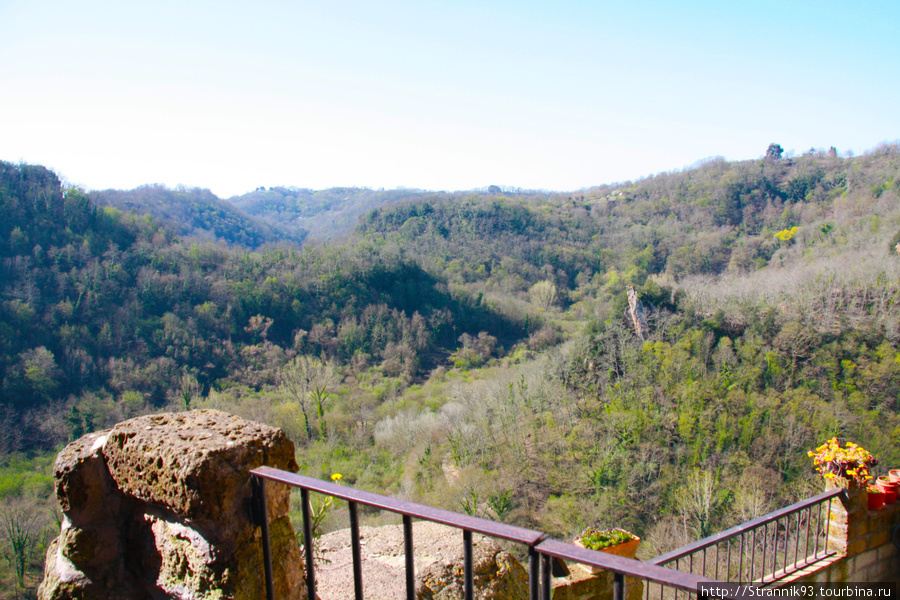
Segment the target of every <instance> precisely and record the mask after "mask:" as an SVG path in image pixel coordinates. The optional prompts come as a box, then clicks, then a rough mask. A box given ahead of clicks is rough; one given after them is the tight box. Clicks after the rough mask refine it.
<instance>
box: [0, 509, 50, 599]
mask: <svg viewBox="0 0 900 600" xmlns="http://www.w3.org/2000/svg"><path fill="white" fill-rule="evenodd" d="M41 516H42V515H41V511H40V508H39V506H38V505H37V503H36V502H35V501H34V500H25V499H19V498H16V499H14V500H11V501H5V502H4V503H3V506H2V507H0V542H2V546H3V547H2V553H3V558H4V559H6V561H7V562H8V563H9V566H10V567H11V568H12V570H13V572H14V573H15V578H16V581H15V594H16V596H15V597H16V598H19V591H20V590H21V591H25V590H26V589H27V587H26V576H27V575H28V573H29V571H30V570H31V568H32V562H33V561H34V560H35V558H37V557H38V556H39V554H40V542H41V539H42V537H43V526H42V525H43V523H42V521H43V519H42V518H41Z"/></svg>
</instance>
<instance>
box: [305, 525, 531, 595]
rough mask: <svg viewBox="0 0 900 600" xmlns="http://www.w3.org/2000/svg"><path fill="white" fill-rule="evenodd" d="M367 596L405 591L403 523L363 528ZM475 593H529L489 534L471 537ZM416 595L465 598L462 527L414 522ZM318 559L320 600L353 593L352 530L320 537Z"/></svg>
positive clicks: (521, 572) (515, 564) (519, 570)
mask: <svg viewBox="0 0 900 600" xmlns="http://www.w3.org/2000/svg"><path fill="white" fill-rule="evenodd" d="M359 529H360V545H361V549H362V559H363V563H362V569H363V585H364V596H365V598H366V600H395V599H396V598H402V597H404V594H405V591H404V590H405V588H404V585H405V567H404V565H405V562H404V561H405V556H404V552H403V527H402V526H400V525H387V526H384V527H360V528H359ZM472 537H473V539H472V551H473V556H472V564H473V568H474V583H475V597H476V598H478V599H479V600H513V599H515V600H521V599H522V598H527V597H528V573H527V572H526V571H525V569H524V568H523V567H522V565H521V564H519V561H518V560H516V558H515V557H514V556H512V555H511V554H510V553H509V552H506V551H505V550H503V549H501V548H500V546H499V545H498V544H497V543H496V542H495V541H494V540H492V539H491V538H488V537H483V536H480V535H474V536H472ZM413 545H414V547H415V572H416V597H417V598H419V599H421V600H450V599H451V598H454V599H455V598H462V596H463V567H462V565H463V539H462V531H460V530H459V529H455V528H452V527H447V526H445V525H439V524H437V523H430V522H420V521H417V522H414V523H413ZM318 553H319V556H320V558H321V560H317V561H316V584H317V590H316V591H317V594H318V596H319V598H320V600H343V599H344V598H349V597H352V587H350V586H351V585H352V583H351V582H352V581H353V558H352V554H351V550H350V532H349V530H341V531H335V532H333V533H329V534H326V535H323V536H322V537H321V538H320V539H319V543H318Z"/></svg>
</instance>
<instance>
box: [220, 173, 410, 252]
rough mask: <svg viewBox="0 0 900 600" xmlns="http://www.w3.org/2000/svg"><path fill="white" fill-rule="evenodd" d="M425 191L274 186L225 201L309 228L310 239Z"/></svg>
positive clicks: (332, 234) (331, 234)
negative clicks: (371, 211) (362, 215)
mask: <svg viewBox="0 0 900 600" xmlns="http://www.w3.org/2000/svg"><path fill="white" fill-rule="evenodd" d="M425 194H427V192H422V191H420V190H412V189H396V190H371V189H368V188H329V189H326V190H310V189H305V188H293V187H280V186H277V187H270V188H268V189H266V188H262V187H261V188H258V189H256V190H254V191H252V192H250V193H247V194H243V195H241V196H232V197H231V198H228V202H230V203H232V204H234V205H235V206H237V207H238V208H240V209H241V210H244V211H246V212H247V213H248V214H251V215H253V216H256V217H259V218H260V219H263V220H265V221H266V222H268V223H278V224H283V225H287V226H290V227H295V228H298V229H301V230H303V231H307V232H309V235H310V236H312V238H313V239H316V240H327V239H331V238H336V237H341V236H344V235H346V234H347V233H349V232H350V231H352V230H353V228H354V226H355V224H356V220H357V219H358V218H359V216H360V215H361V214H363V213H365V212H367V211H369V210H372V209H374V208H377V207H379V206H382V205H385V204H391V203H393V202H397V201H401V200H405V199H411V198H412V199H414V198H420V197H422V196H423V195H425Z"/></svg>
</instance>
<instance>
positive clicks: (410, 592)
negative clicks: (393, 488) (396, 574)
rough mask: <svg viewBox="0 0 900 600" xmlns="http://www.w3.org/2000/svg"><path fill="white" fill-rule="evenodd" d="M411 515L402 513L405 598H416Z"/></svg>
mask: <svg viewBox="0 0 900 600" xmlns="http://www.w3.org/2000/svg"><path fill="white" fill-rule="evenodd" d="M412 536H413V528H412V517H410V516H409V515H403V548H404V550H405V551H406V598H407V600H416V563H415V556H413V537H412Z"/></svg>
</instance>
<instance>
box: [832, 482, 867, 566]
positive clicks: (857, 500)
mask: <svg viewBox="0 0 900 600" xmlns="http://www.w3.org/2000/svg"><path fill="white" fill-rule="evenodd" d="M838 487H843V488H844V489H845V491H846V497H847V499H846V500H844V499H843V498H841V497H837V498H832V499H831V500H830V502H831V511H830V520H829V522H828V529H827V531H828V547H829V548H831V549H832V550H836V551H837V552H839V553H840V554H843V555H844V556H846V557H852V556H856V555H858V554H862V553H863V552H865V551H866V534H868V533H869V506H868V498H867V495H866V488H865V486H861V485H859V484H857V483H856V482H849V487H848V486H847V485H838V484H836V483H834V481H831V480H826V488H827V489H829V490H831V489H835V488H838Z"/></svg>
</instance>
